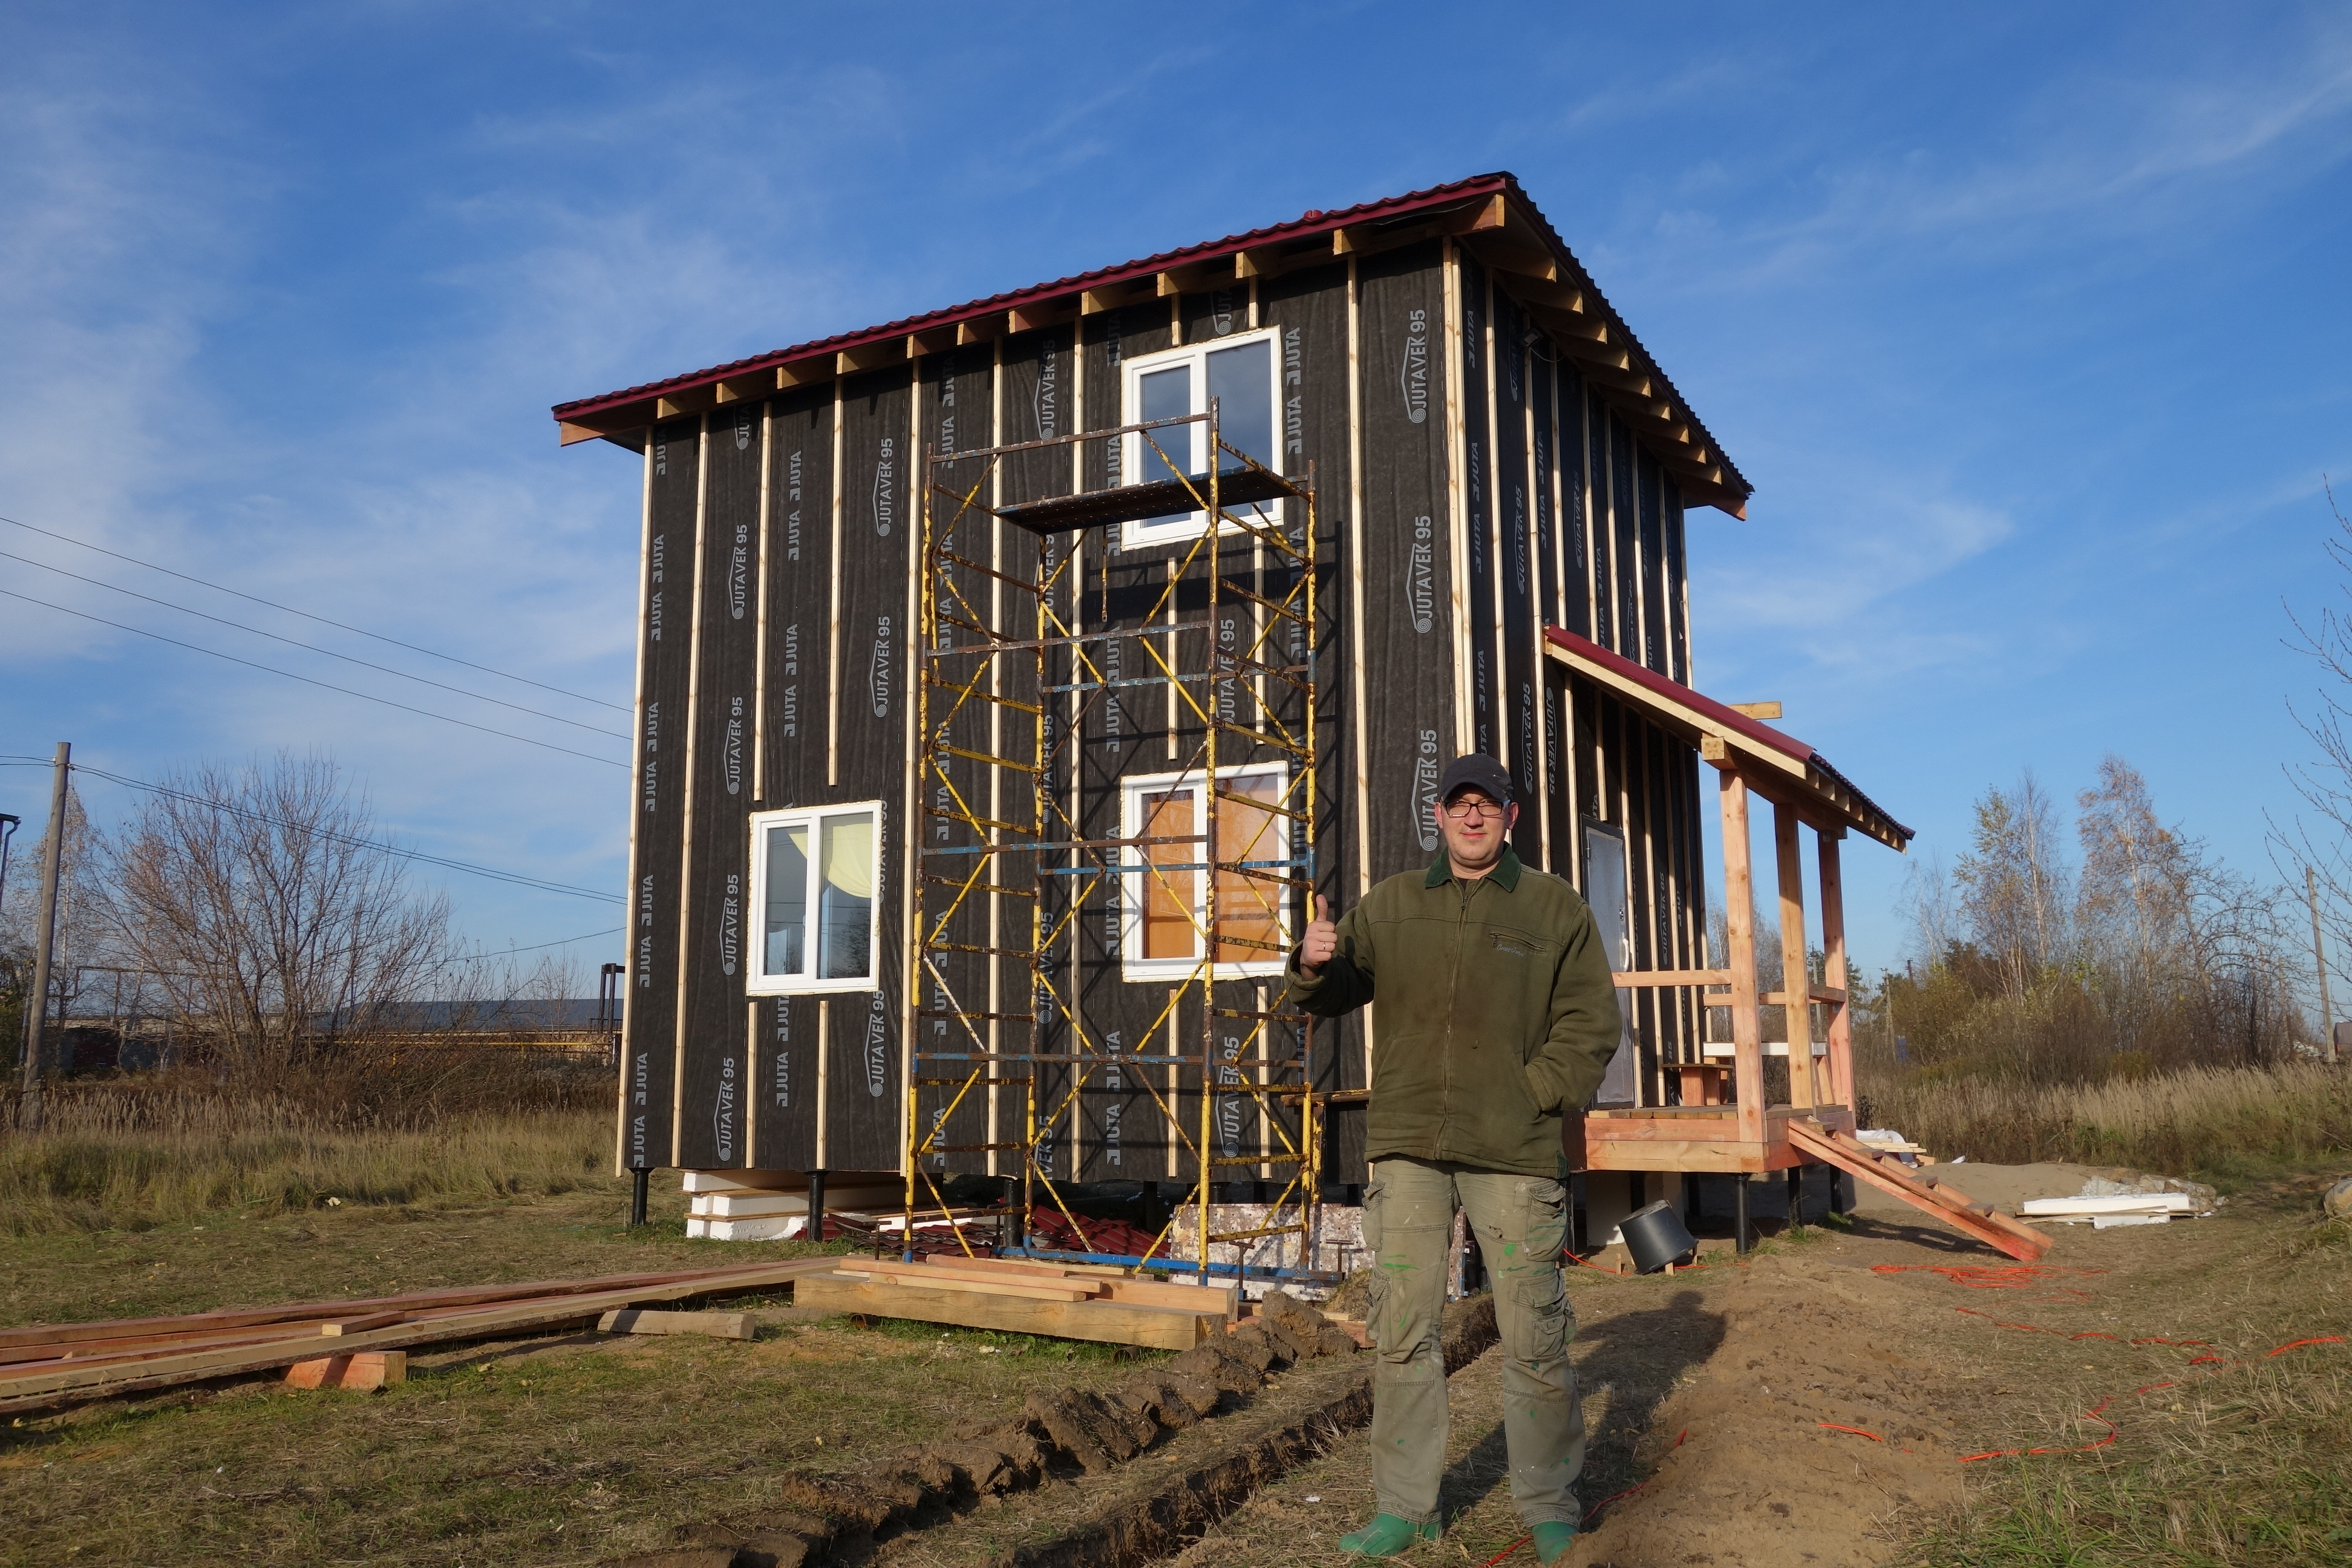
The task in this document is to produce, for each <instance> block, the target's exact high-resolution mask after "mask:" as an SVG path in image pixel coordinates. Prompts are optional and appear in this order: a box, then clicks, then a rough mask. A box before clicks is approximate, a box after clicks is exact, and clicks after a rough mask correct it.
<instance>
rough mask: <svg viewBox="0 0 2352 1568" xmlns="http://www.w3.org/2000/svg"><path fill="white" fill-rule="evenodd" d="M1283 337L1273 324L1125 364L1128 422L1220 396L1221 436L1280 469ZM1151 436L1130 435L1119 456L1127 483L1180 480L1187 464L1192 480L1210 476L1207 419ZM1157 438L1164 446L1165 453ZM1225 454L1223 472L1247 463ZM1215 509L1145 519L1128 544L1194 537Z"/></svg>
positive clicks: (1267, 509) (1259, 506) (1203, 409)
mask: <svg viewBox="0 0 2352 1568" xmlns="http://www.w3.org/2000/svg"><path fill="white" fill-rule="evenodd" d="M1279 335H1280V334H1279V333H1278V332H1277V331H1275V330H1274V329H1273V328H1271V327H1269V328H1267V329H1265V331H1255V332H1235V333H1234V334H1232V335H1231V336H1229V337H1222V338H1212V339H1210V340H1209V341H1208V342H1201V343H1188V344H1186V345H1185V346H1184V347H1182V348H1179V349H1167V350H1163V351H1162V352H1160V353H1153V354H1138V355H1137V356H1136V357H1135V358H1133V359H1130V360H1129V361H1127V362H1126V364H1125V366H1124V367H1123V368H1124V372H1125V376H1126V401H1125V408H1126V417H1125V418H1124V419H1123V420H1121V421H1120V423H1122V424H1127V425H1137V424H1141V423H1142V422H1143V421H1145V420H1148V419H1174V418H1180V417H1181V416H1185V415H1188V414H1205V413H1207V412H1208V408H1209V400H1210V399H1211V398H1215V399H1216V400H1217V435H1218V437H1219V438H1220V439H1222V440H1223V442H1224V444H1225V445H1226V446H1228V447H1233V448H1234V451H1239V452H1245V453H1247V454H1248V455H1249V457H1250V458H1251V459H1252V460H1253V461H1255V462H1256V463H1258V464H1259V465H1260V466H1262V467H1264V468H1271V469H1273V470H1274V471H1275V472H1276V473H1280V472H1281V471H1282V462H1281V453H1282V447H1281V443H1280V440H1279V434H1280V432H1279V429H1278V427H1277V426H1276V417H1275V411H1276V409H1277V408H1279V407H1280V406H1281V405H1282V395H1281V385H1280V376H1281V363H1280V355H1279V354H1278V353H1276V342H1275V340H1276V338H1277V337H1278V336H1279ZM1151 436H1152V438H1153V439H1152V441H1146V440H1145V439H1144V437H1143V436H1142V435H1141V434H1140V433H1138V434H1134V435H1130V436H1129V437H1127V438H1126V442H1125V449H1124V450H1123V451H1122V452H1121V453H1120V455H1119V458H1120V460H1119V473H1120V474H1121V475H1122V476H1123V477H1124V482H1126V483H1128V484H1142V483H1149V482H1150V481H1153V480H1159V479H1173V478H1175V477H1176V474H1177V469H1178V468H1181V470H1182V472H1183V475H1184V477H1186V478H1188V479H1193V480H1195V481H1198V480H1200V479H1205V478H1206V477H1207V475H1208V472H1209V426H1208V422H1207V421H1206V420H1202V421H1201V422H1199V423H1197V424H1192V425H1173V426H1166V427H1164V428H1162V429H1159V430H1155V431H1153V432H1151ZM1153 442H1157V444H1158V449H1157V450H1154V447H1153ZM1220 457H1221V458H1222V471H1223V472H1226V473H1231V472H1232V471H1233V470H1234V468H1239V467H1240V466H1241V465H1240V462H1239V460H1238V459H1236V458H1234V456H1233V455H1232V454H1231V453H1222V454H1220ZM1171 465H1172V466H1171ZM1276 504H1277V503H1276V502H1272V501H1264V502H1258V503H1255V504H1254V505H1252V506H1250V507H1248V508H1241V507H1232V508H1228V509H1227V510H1232V511H1234V512H1241V511H1244V510H1247V511H1250V512H1254V513H1255V514H1256V515H1258V516H1260V517H1262V518H1265V519H1266V520H1269V521H1270V520H1271V519H1272V518H1273V517H1274V515H1275V511H1274V508H1275V506H1276ZM1207 521H1208V520H1207V514H1206V513H1205V512H1203V511H1199V510H1193V511H1182V512H1174V513H1171V514H1170V515H1168V516H1165V517H1147V518H1140V519H1138V520H1136V521H1131V522H1129V524H1128V525H1127V531H1126V534H1125V536H1124V538H1123V539H1122V541H1121V542H1122V543H1123V544H1124V545H1126V547H1128V548H1129V549H1133V548H1135V547H1136V546H1138V545H1146V544H1159V543H1164V542H1168V541H1170V540H1182V539H1191V538H1193V537H1196V536H1197V535H1198V534H1199V533H1200V532H1201V531H1202V529H1203V528H1204V527H1206V526H1207Z"/></svg>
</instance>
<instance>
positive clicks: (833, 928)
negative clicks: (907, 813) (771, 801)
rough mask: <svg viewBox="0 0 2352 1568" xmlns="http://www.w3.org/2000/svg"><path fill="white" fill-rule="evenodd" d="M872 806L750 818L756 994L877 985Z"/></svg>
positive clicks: (875, 815) (877, 814)
mask: <svg viewBox="0 0 2352 1568" xmlns="http://www.w3.org/2000/svg"><path fill="white" fill-rule="evenodd" d="M881 820H882V807H881V804H880V803H879V802H878V801H861V802H859V803H857V804H856V805H825V806H812V807H808V808H806V809H803V810H798V811H763V812H761V813H759V814H757V815H756V816H753V817H752V818H751V907H752V909H753V910H756V911H757V914H758V919H759V921H760V928H759V931H760V939H759V942H758V946H757V950H756V959H755V962H754V963H753V964H752V965H751V974H750V976H749V979H748V981H747V984H746V987H745V988H746V989H747V990H749V991H751V992H753V993H755V994H770V995H774V994H783V993H787V992H801V991H870V990H872V989H873V988H874V953H875V950H876V948H877V945H878V932H877V929H876V925H875V920H876V910H877V907H878V906H877V900H876V899H875V896H874V894H875V885H874V884H875V867H876V863H877V854H876V850H877V845H878V844H879V842H880V833H879V829H878V825H879V824H880V822H881Z"/></svg>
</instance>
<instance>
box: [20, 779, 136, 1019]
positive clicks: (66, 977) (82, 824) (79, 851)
mask: <svg viewBox="0 0 2352 1568" xmlns="http://www.w3.org/2000/svg"><path fill="white" fill-rule="evenodd" d="M48 847H49V830H48V828H47V826H43V828H42V830H41V837H40V840H39V842H38V843H37V844H35V845H34V846H33V847H32V851H31V853H29V854H26V853H23V851H24V848H25V846H24V843H23V841H22V840H19V841H18V842H17V844H16V850H17V851H18V853H16V854H12V855H11V856H9V858H8V889H7V896H6V898H5V900H0V904H5V910H0V954H5V962H6V963H7V966H8V967H9V968H10V969H11V970H17V969H21V971H22V973H21V975H18V976H16V978H15V980H14V986H13V988H14V990H15V991H16V998H15V999H16V1003H17V1005H18V1006H20V1007H21V1006H22V1005H24V1001H25V998H24V996H23V993H24V992H25V991H27V990H30V989H31V987H32V973H33V966H32V953H33V949H34V948H35V946H36V945H37V943H38V942H39V940H40V937H39V932H40V910H41V897H40V890H41V867H42V864H43V862H44V861H45V860H46V859H47V856H48ZM107 895H108V883H107V872H106V867H105V865H104V839H103V837H102V836H101V835H100V833H99V832H98V830H97V829H96V828H94V827H92V826H90V821H89V816H88V815H87V814H86V813H84V812H83V810H82V805H81V792H80V791H79V790H78V789H76V788H74V787H73V786H72V784H70V783H68V785H67V787H66V822H65V853H64V856H63V857H62V858H61V861H60V875H59V877H58V924H57V948H56V952H55V955H54V956H53V957H52V959H51V961H50V963H49V994H48V997H47V1004H48V1011H47V1016H49V1017H51V1018H57V1017H60V1016H64V1015H65V1014H66V1013H68V1011H70V1010H71V1008H72V1006H73V1002H74V997H75V995H76V994H77V992H78V991H79V986H80V982H81V977H82V975H83V973H84V971H85V970H86V969H88V968H89V967H91V966H94V965H100V964H110V963H114V962H115V955H114V952H113V950H112V946H111V942H110V938H111V935H112V922H111V921H110V910H109V908H108V896H107ZM23 1037H24V1025H23V1021H22V1015H21V1014H19V1015H18V1017H17V1020H16V1032H15V1033H13V1034H11V1035H10V1036H8V1037H7V1040H6V1042H5V1044H0V1054H5V1055H6V1056H8V1057H11V1058H13V1057H14V1056H15V1055H16V1048H17V1042H19V1041H21V1040H22V1039H23ZM55 1048H56V1047H51V1051H52V1061H51V1065H52V1066H54V1065H55V1061H54V1053H55Z"/></svg>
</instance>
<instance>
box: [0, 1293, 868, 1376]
mask: <svg viewBox="0 0 2352 1568" xmlns="http://www.w3.org/2000/svg"><path fill="white" fill-rule="evenodd" d="M833 1263H834V1259H832V1258H800V1259H797V1260H795V1261H793V1262H789V1263H771V1264H764V1265H755V1266H750V1267H745V1268H723V1269H703V1270H699V1271H698V1272H697V1273H695V1274H693V1275H691V1276H689V1277H688V1278H686V1279H673V1280H672V1281H671V1282H670V1283H668V1284H666V1285H646V1286H636V1287H632V1288H628V1289H619V1290H602V1291H593V1292H584V1293H581V1294H576V1295H564V1296H550V1297H542V1298H540V1299H538V1300H528V1301H513V1302H502V1303H494V1304H486V1305H484V1306H482V1307H480V1308H479V1309H478V1310H468V1311H453V1312H451V1313H450V1314H449V1315H447V1316H443V1317H432V1318H424V1319H420V1320H419V1321H413V1322H406V1323H399V1324H395V1325H394V1326H393V1327H391V1328H384V1329H370V1330H368V1331H365V1332H362V1333H357V1334H346V1335H344V1336H343V1337H342V1338H341V1340H339V1341H338V1342H337V1353H339V1354H356V1353H358V1352H363V1351H379V1350H408V1349H414V1348H415V1347H416V1346H418V1345H425V1344H441V1343H446V1342H456V1341H464V1340H482V1339H499V1338H505V1337H509V1336H511V1335H519V1334H527V1333H532V1332H536V1331H541V1330H544V1329H549V1328H552V1327H556V1326H558V1325H562V1324H566V1323H575V1322H590V1323H593V1322H594V1321H596V1320H597V1319H598V1318H599V1317H601V1316H603V1315H604V1312H606V1311H607V1310H611V1309H612V1308H614V1307H633V1306H640V1305H646V1304H659V1303H662V1302H665V1301H679V1300H688V1299H690V1298H693V1297H696V1296H719V1295H743V1294H748V1293H749V1292H751V1291H754V1290H762V1289H772V1288H774V1287H776V1286H779V1285H789V1284H793V1282H794V1281H796V1280H797V1279H800V1278H801V1277H803V1276H804V1275H808V1274H812V1273H816V1272H821V1271H824V1270H826V1269H829V1268H832V1266H833ZM318 1343H319V1341H318V1339H317V1338H316V1337H315V1336H314V1337H312V1338H310V1339H308V1340H300V1341H296V1340H278V1341H275V1342H268V1343H263V1344H257V1345H248V1346H243V1347H234V1348H229V1349H223V1350H213V1351H201V1352H194V1353H191V1354H186V1355H176V1356H165V1357H159V1358H157V1359H155V1360H152V1361H148V1362H142V1363H135V1364H134V1365H131V1366H123V1367H119V1368H108V1367H103V1366H92V1367H85V1368H80V1369H75V1368H73V1367H70V1366H68V1367H65V1368H61V1369H59V1370H58V1371H55V1372H47V1373H41V1374H39V1375H37V1376H28V1377H21V1378H12V1379H10V1380H8V1381H7V1382H6V1383H5V1384H0V1415H6V1414H11V1413H14V1412H17V1411H23V1410H38V1409H45V1408H47V1407H48V1406H50V1405H58V1404H61V1403H68V1402H70V1401H73V1400H77V1399H89V1398H100V1397H111V1396H114V1395H117V1394H136V1393H139V1392H141V1391H142V1390H145V1389H150V1388H164V1387H169V1386H171V1385H172V1384H181V1383H196V1382H201V1381H203V1380H205V1379H208V1378H215V1377H236V1376H241V1375H243V1374H245V1373H256V1372H270V1371H275V1370H276V1369H277V1368H278V1367H282V1366H289V1365H291V1364H292V1363H295V1362H298V1361H305V1360H310V1359H313V1358H312V1356H311V1354H310V1352H314V1351H315V1350H316V1349H317V1347H318Z"/></svg>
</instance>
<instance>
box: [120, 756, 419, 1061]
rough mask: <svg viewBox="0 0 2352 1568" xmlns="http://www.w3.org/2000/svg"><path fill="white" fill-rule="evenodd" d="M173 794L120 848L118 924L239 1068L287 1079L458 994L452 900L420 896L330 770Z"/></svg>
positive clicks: (318, 765) (208, 769)
mask: <svg viewBox="0 0 2352 1568" xmlns="http://www.w3.org/2000/svg"><path fill="white" fill-rule="evenodd" d="M165 784H166V786H167V789H168V791H169V793H161V794H157V795H152V796H150V797H149V798H148V799H147V801H146V803H145V804H144V805H142V807H141V808H140V810H139V811H138V813H137V814H136V815H135V816H133V817H132V818H131V821H130V822H129V823H128V824H126V825H125V826H124V827H123V829H122V832H121V837H120V838H119V840H118V842H117V843H116V845H115V846H114V852H113V855H112V857H111V859H112V869H113V872H114V900H113V906H114V923H115V929H116V932H117V935H118V940H119V941H120V942H121V947H122V950H123V951H125V952H131V953H135V954H137V955H138V958H139V961H140V962H141V963H143V964H145V965H147V966H148V967H150V968H152V970H153V971H154V972H155V973H157V974H158V975H159V976H160V977H161V981H160V983H161V984H162V986H163V989H164V991H165V993H166V994H168V995H169V996H170V998H171V1001H172V1004H173V1007H174V1009H175V1011H177V1012H178V1014H179V1015H180V1016H181V1017H182V1019H183V1020H184V1027H185V1028H186V1029H187V1030H188V1031H189V1032H190V1033H192V1034H195V1035H198V1036H200V1037H201V1036H209V1037H210V1043H211V1045H212V1047H213V1048H214V1049H215V1051H216V1052H217V1053H218V1055H219V1057H220V1058H221V1059H222V1061H223V1062H224V1064H225V1065H226V1066H228V1067H230V1068H232V1069H234V1070H236V1071H237V1072H239V1073H240V1074H243V1075H249V1076H254V1077H258V1078H261V1079H268V1078H269V1077H272V1076H275V1075H279V1074H283V1073H284V1072H286V1071H287V1070H289V1069H290V1068H295V1067H297V1066H299V1064H300V1063H301V1062H302V1061H303V1059H304V1058H305V1057H306V1056H308V1055H309V1054H310V1053H311V1052H313V1051H314V1050H316V1049H317V1048H319V1047H321V1046H322V1045H326V1044H329V1043H331V1042H332V1041H333V1040H335V1039H336V1038H338V1037H343V1036H350V1035H364V1034H367V1033H369V1032H371V1031H376V1030H382V1029H385V1028H395V1027H400V1026H404V1024H405V1023H406V1022H407V1021H408V1020H409V1018H410V1016H412V1015H413V1014H414V1013H415V1006H416V1005H417V1004H419V1003H422V1002H424V1001H425V1000H426V999H427V998H428V997H431V996H433V995H435V994H437V993H440V992H443V991H445V990H446V988H447V986H448V984H449V983H450V980H451V977H452V976H451V971H452V969H453V967H454V966H455V963H456V959H455V956H454V955H455V944H454V942H453V941H452V939H451V936H450V931H449V912H448V906H447V901H446V898H445V897H443V896H442V895H440V894H437V893H434V894H420V893H418V892H416V891H415V889H411V888H410V886H409V885H408V882H407V876H406V863H405V862H404V860H403V859H401V858H400V857H398V856H397V855H395V854H393V853H390V852H388V851H387V850H385V849H384V848H383V847H381V846H380V845H378V844H377V843H376V842H375V824H374V820H373V814H372V813H371V811H370V809H369V805H368V803H367V799H366V797H365V795H363V794H361V793H358V792H356V791H354V790H353V789H352V787H351V786H350V785H349V784H346V783H345V782H344V780H343V779H342V777H341V774H340V773H339V772H338V771H337V769H336V767H335V765H334V764H333V763H331V762H330V761H327V760H326V759H324V758H320V757H317V756H310V757H297V756H294V755H292V754H291V753H289V752H280V753H279V754H278V756H276V757H275V758H273V759H271V760H270V761H269V762H268V763H255V764H254V765H252V766H249V767H247V768H243V769H238V770H229V769H226V768H222V767H219V766H216V765H209V764H208V765H205V766H201V767H198V768H196V769H194V770H193V771H191V772H189V773H184V774H181V775H178V776H175V777H170V778H167V779H166V781H165Z"/></svg>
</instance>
